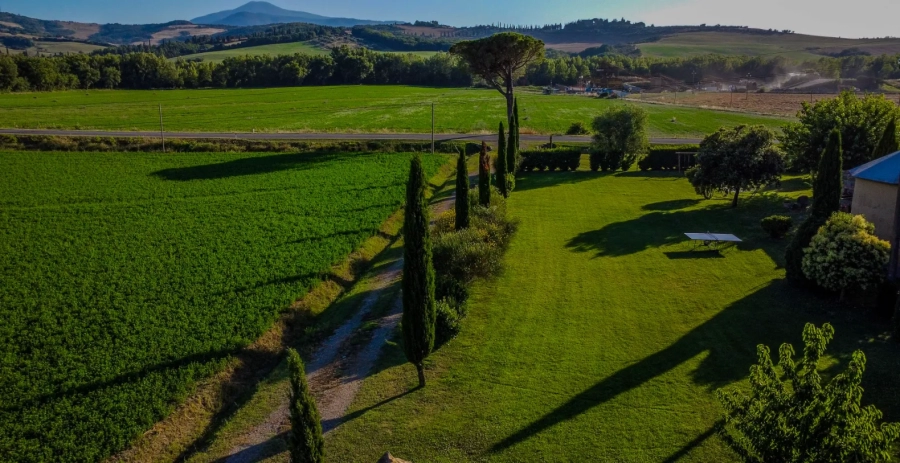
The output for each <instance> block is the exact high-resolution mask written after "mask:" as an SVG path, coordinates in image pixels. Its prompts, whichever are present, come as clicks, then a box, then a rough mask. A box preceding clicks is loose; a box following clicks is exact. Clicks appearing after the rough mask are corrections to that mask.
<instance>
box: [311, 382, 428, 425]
mask: <svg viewBox="0 0 900 463" xmlns="http://www.w3.org/2000/svg"><path fill="white" fill-rule="evenodd" d="M421 388H422V387H421V386H417V387H414V388H412V389H409V390H406V391H404V392H402V393H400V394H397V395H395V396H393V397H389V398H387V399H384V400H382V401H381V402H378V403H377V404H375V405H370V406H368V407H366V408H363V409H360V410H357V411H355V412H353V413H350V414H349V415H346V416H343V417H340V418H333V419H330V420H322V432H329V431H331V430H333V429H335V428H337V427H338V426H340V425H342V424H344V423H349V422H351V421H353V420H355V419H357V418H359V417H361V416H363V415H365V414H366V413H369V412H370V411H372V410H375V409H377V408H381V407H383V406H385V405H387V404H389V403H391V402H393V401H395V400H397V399H402V398H404V397H406V396H408V395H409V394H412V393H413V392H416V391H418V390H419V389H421Z"/></svg>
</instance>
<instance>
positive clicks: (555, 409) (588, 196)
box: [267, 167, 900, 463]
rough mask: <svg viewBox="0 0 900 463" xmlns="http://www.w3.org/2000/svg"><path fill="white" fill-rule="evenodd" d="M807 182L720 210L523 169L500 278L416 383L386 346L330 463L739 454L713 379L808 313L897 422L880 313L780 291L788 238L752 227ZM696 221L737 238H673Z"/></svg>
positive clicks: (891, 351) (794, 331)
mask: <svg viewBox="0 0 900 463" xmlns="http://www.w3.org/2000/svg"><path fill="white" fill-rule="evenodd" d="M582 170H585V167H583V168H582ZM808 188H809V187H808V184H807V183H806V181H805V180H804V179H802V178H789V179H787V180H786V181H785V182H784V184H783V187H782V188H781V189H780V190H779V191H777V192H769V193H765V194H759V195H756V196H754V197H752V198H747V199H745V200H743V202H742V203H741V205H740V206H739V207H738V208H737V209H731V208H730V207H729V206H730V205H729V203H728V201H726V200H724V199H718V198H717V199H714V200H711V201H705V200H702V199H700V198H699V197H698V196H697V195H696V194H695V193H694V191H693V189H692V188H691V186H690V184H689V183H688V182H687V180H685V179H684V177H683V176H678V175H674V174H665V173H663V174H659V173H644V172H628V173H615V174H603V173H591V172H585V171H581V172H575V173H534V174H525V175H520V176H519V178H518V179H517V182H516V190H515V191H514V192H513V193H512V196H511V198H510V202H509V210H510V213H511V214H513V215H514V216H517V217H519V218H520V219H521V225H520V227H519V232H518V234H517V235H516V237H515V239H514V240H513V243H512V247H511V249H510V251H509V253H508V255H507V256H506V258H505V267H506V270H505V272H504V274H503V275H501V276H500V277H499V278H497V279H496V280H495V281H486V282H479V283H477V284H476V285H475V287H474V288H473V292H472V299H471V300H470V302H469V311H468V313H469V316H468V317H467V318H466V319H465V320H464V321H463V328H462V332H461V334H460V335H459V336H458V337H457V338H456V339H454V340H453V341H451V342H450V343H449V344H448V345H446V346H444V347H443V348H441V350H439V351H437V352H436V353H435V354H433V355H432V357H431V359H430V361H429V362H428V364H427V370H426V371H427V375H428V378H429V379H428V381H429V382H428V385H427V386H426V387H425V388H422V389H419V388H417V387H416V386H417V380H416V374H415V368H414V367H412V366H410V365H409V364H408V363H406V361H405V358H404V355H403V352H402V349H401V348H400V347H399V346H398V345H396V344H391V345H388V346H386V347H385V348H384V351H383V352H384V353H383V358H382V359H381V361H380V363H379V364H378V365H377V366H376V368H375V371H376V372H377V373H375V374H374V376H372V377H370V378H368V379H367V380H366V382H365V383H364V384H363V386H362V389H361V391H360V395H358V396H357V399H356V401H355V403H354V404H353V405H352V406H351V408H350V410H348V414H347V416H348V418H347V420H346V421H345V422H344V424H343V425H342V426H341V427H339V428H337V429H336V430H334V431H333V432H332V433H331V434H330V435H328V436H327V437H326V451H327V454H328V458H329V459H330V460H332V461H354V462H356V461H375V460H376V459H377V458H378V456H379V454H380V453H383V452H384V451H385V450H388V449H389V450H390V451H391V453H392V454H394V455H397V456H398V457H401V458H404V459H408V460H410V461H416V462H419V461H422V462H432V463H450V462H463V461H471V462H522V461H604V462H606V461H609V462H613V461H615V462H632V461H633V462H637V461H647V462H675V461H677V462H679V463H687V462H729V461H738V458H737V456H736V455H735V454H734V453H732V451H731V450H730V449H729V448H728V447H727V446H726V444H725V443H724V442H723V441H721V440H720V439H719V437H718V436H717V435H716V433H715V430H714V425H715V424H716V422H717V421H718V420H719V419H720V418H721V414H722V409H721V408H720V406H719V404H718V402H717V400H716V399H715V397H714V391H715V390H717V389H719V388H722V387H742V385H745V384H746V378H747V376H748V374H749V368H750V365H751V364H752V363H754V362H755V360H756V346H757V345H758V344H766V345H768V346H770V347H771V348H772V349H773V352H777V349H778V346H779V345H780V343H782V342H790V343H793V344H794V346H795V348H801V349H802V347H800V346H801V345H800V338H801V332H802V329H803V326H804V324H805V323H807V322H813V323H816V324H817V325H821V324H822V323H824V322H826V321H828V322H831V323H832V324H833V325H834V327H835V330H836V334H835V340H834V341H833V342H832V343H831V345H830V346H829V350H828V353H829V354H830V357H829V358H828V359H827V360H826V361H823V363H822V368H824V369H826V371H827V373H826V374H828V375H831V374H834V373H836V372H837V371H839V370H843V369H844V368H845V367H846V365H847V361H848V356H849V355H848V354H849V353H850V352H851V351H852V350H855V349H862V350H863V351H864V352H865V354H866V356H867V358H868V361H867V364H866V372H865V377H864V378H865V379H864V382H863V387H864V388H865V396H864V403H874V404H876V405H877V406H878V407H880V408H881V410H882V411H883V412H884V413H885V419H886V420H889V421H898V420H900V395H898V394H896V384H897V372H898V371H900V347H898V345H896V344H894V343H892V342H891V341H888V340H885V339H884V338H883V337H882V336H881V335H882V334H883V333H885V332H886V331H888V330H889V329H890V326H889V324H888V323H887V320H886V319H880V318H877V317H875V316H873V315H872V314H871V313H867V312H865V311H863V310H861V309H858V308H854V307H852V306H849V305H848V306H841V305H839V304H837V302H836V299H837V298H836V297H834V298H832V297H830V296H821V297H819V296H816V295H813V294H811V293H808V292H806V291H803V290H799V289H796V288H793V287H791V286H789V285H788V284H787V283H786V282H785V280H784V270H783V269H782V268H781V265H782V256H783V252H784V247H785V245H786V241H785V240H781V241H777V240H772V239H771V238H769V237H768V236H767V235H765V233H763V231H762V230H761V229H760V226H759V221H760V219H761V218H763V217H765V216H768V215H770V214H772V213H783V212H784V208H783V207H782V198H783V197H784V196H788V197H794V198H796V197H797V196H799V195H803V194H807V195H808V194H809V190H808ZM698 230H699V231H706V230H712V231H720V232H727V233H735V234H737V235H738V236H739V237H740V238H742V239H743V240H744V242H743V243H742V244H741V245H739V246H738V247H736V248H732V249H729V250H726V251H723V252H722V253H721V254H717V253H710V252H704V251H702V250H701V251H697V252H692V251H691V245H690V244H689V243H686V242H685V241H684V238H683V235H682V233H685V232H691V231H698ZM776 357H777V355H776ZM267 461H287V458H286V454H281V455H279V456H278V457H277V458H273V459H272V460H267Z"/></svg>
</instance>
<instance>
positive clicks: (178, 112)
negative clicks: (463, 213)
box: [0, 86, 788, 138]
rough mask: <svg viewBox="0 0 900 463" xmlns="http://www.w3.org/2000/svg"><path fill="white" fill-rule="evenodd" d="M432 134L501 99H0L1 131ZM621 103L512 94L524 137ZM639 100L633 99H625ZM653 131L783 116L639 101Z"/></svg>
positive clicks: (395, 91) (491, 125) (125, 95)
mask: <svg viewBox="0 0 900 463" xmlns="http://www.w3.org/2000/svg"><path fill="white" fill-rule="evenodd" d="M432 104H434V106H435V128H436V130H437V131H438V132H440V133H493V132H495V131H496V130H497V126H498V124H499V123H500V122H501V120H502V119H503V116H502V115H503V114H504V110H505V109H504V108H505V107H506V106H505V100H504V99H503V97H502V96H501V95H500V94H499V93H498V92H496V91H495V90H486V89H460V88H430V87H409V86H337V87H298V88H275V89H240V90H239V89H234V90H170V91H163V90H159V91H128V90H121V91H93V90H92V91H69V92H54V93H28V94H10V95H4V97H3V98H2V99H0V127H4V128H49V129H97V130H139V131H158V130H159V128H160V127H159V124H160V120H159V108H160V106H162V113H163V123H164V126H165V130H167V131H188V132H252V131H256V132H334V133H340V132H355V133H370V132H383V133H392V132H393V133H398V132H414V133H426V132H430V131H431V107H432ZM620 104H626V103H623V102H621V101H615V100H603V99H596V98H589V97H582V96H560V95H554V96H549V95H541V94H540V93H539V92H537V91H534V90H530V89H521V90H520V91H519V105H520V109H521V111H520V112H521V126H522V132H523V133H537V134H562V133H565V131H566V130H567V129H568V128H569V126H571V125H572V123H574V122H582V123H585V124H588V125H589V124H590V122H591V121H592V120H593V118H594V117H596V116H597V115H598V114H600V113H601V112H602V111H604V110H605V109H607V108H609V107H611V106H614V105H620ZM627 104H639V103H627ZM643 106H644V107H645V108H646V109H647V111H648V112H649V114H650V135H651V136H653V137H685V138H694V137H702V136H704V135H706V134H709V133H711V132H713V131H715V130H717V129H719V128H720V127H722V126H734V125H739V124H763V125H766V126H769V127H772V128H778V127H780V126H782V125H783V124H784V123H785V122H786V121H787V120H788V119H784V118H778V117H769V116H758V115H752V114H742V113H736V112H725V111H714V110H707V109H698V108H684V107H674V106H663V105H651V104H647V105H643Z"/></svg>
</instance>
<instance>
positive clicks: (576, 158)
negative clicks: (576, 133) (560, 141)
mask: <svg viewBox="0 0 900 463" xmlns="http://www.w3.org/2000/svg"><path fill="white" fill-rule="evenodd" d="M521 156H522V162H521V165H520V166H519V169H520V170H522V171H524V172H532V171H534V170H539V171H541V172H543V171H545V170H549V171H551V172H552V171H554V170H557V169H559V170H561V171H567V170H571V171H575V170H578V166H579V165H580V164H581V150H579V149H577V148H554V149H542V150H532V151H522V153H521Z"/></svg>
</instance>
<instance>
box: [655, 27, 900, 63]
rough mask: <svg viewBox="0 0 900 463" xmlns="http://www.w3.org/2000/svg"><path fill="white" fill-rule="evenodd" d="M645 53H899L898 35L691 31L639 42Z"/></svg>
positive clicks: (798, 56) (806, 56)
mask: <svg viewBox="0 0 900 463" xmlns="http://www.w3.org/2000/svg"><path fill="white" fill-rule="evenodd" d="M638 48H640V49H641V51H642V52H643V53H644V54H645V55H647V56H658V57H664V58H673V57H682V58H686V57H690V56H698V55H707V54H720V55H748V56H759V55H780V56H784V57H785V58H789V59H792V60H797V61H805V60H816V59H819V58H821V57H822V56H823V55H825V54H826V53H839V52H841V51H843V50H846V49H848V48H859V49H860V50H863V51H867V52H869V53H871V54H872V55H880V54H883V53H885V54H896V53H900V39H871V40H869V39H840V38H836V37H817V36H811V35H803V34H778V35H764V34H745V33H738V32H692V33H683V34H675V35H671V36H668V37H663V38H662V39H660V40H659V41H656V42H648V43H641V44H638Z"/></svg>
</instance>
